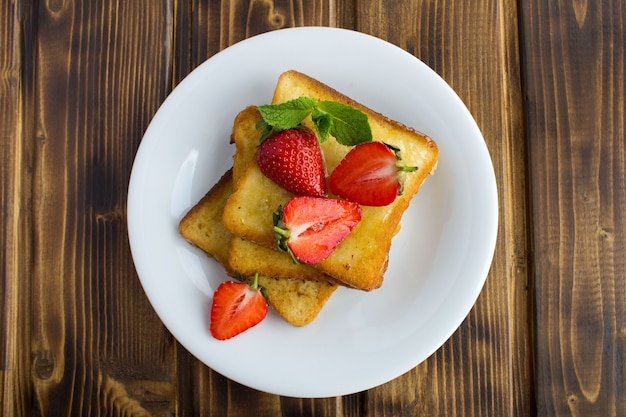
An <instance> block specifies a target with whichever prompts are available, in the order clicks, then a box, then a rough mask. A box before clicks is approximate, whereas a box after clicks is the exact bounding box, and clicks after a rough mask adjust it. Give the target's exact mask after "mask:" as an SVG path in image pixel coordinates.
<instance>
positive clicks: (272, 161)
mask: <svg viewBox="0 0 626 417" xmlns="http://www.w3.org/2000/svg"><path fill="white" fill-rule="evenodd" d="M257 163H258V165H259V168H260V169H261V172H262V173H263V174H264V175H265V176H266V177H268V178H269V179H271V180H272V181H274V182H275V183H276V184H278V185H280V186H281V187H283V188H284V189H285V190H287V191H289V192H291V193H293V194H295V195H308V196H316V197H321V196H323V195H324V194H325V193H326V183H325V172H324V164H323V160H322V152H321V150H320V146H319V143H318V140H317V136H316V135H315V133H314V132H313V131H312V130H311V129H308V128H305V127H299V128H294V129H288V130H283V131H281V132H278V133H275V134H273V135H271V136H270V137H269V138H267V139H265V140H264V141H263V142H262V143H261V145H260V146H259V148H258V149H257Z"/></svg>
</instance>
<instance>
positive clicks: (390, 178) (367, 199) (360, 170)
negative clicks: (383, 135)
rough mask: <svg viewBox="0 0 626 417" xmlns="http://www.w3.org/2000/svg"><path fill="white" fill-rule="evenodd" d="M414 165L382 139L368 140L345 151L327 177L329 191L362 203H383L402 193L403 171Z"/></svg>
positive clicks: (377, 204) (380, 204)
mask: <svg viewBox="0 0 626 417" xmlns="http://www.w3.org/2000/svg"><path fill="white" fill-rule="evenodd" d="M416 169H417V167H412V166H407V165H405V164H404V163H403V162H402V159H401V158H400V150H399V149H398V148H397V147H395V146H392V145H388V144H385V143H382V142H368V143H363V144H360V145H357V146H355V147H354V148H352V149H351V150H350V152H348V154H347V155H346V156H345V157H344V159H343V160H342V161H341V162H340V163H339V165H338V166H337V168H335V170H334V171H333V172H332V173H331V174H330V177H328V187H329V188H330V191H331V192H332V193H333V194H335V195H337V196H339V197H342V198H345V199H348V200H350V201H355V202H357V203H359V204H363V205H364V206H386V205H387V204H391V203H392V202H393V201H394V200H395V199H396V197H397V196H398V195H400V194H402V186H403V182H404V178H403V175H404V173H405V172H410V171H415V170H416Z"/></svg>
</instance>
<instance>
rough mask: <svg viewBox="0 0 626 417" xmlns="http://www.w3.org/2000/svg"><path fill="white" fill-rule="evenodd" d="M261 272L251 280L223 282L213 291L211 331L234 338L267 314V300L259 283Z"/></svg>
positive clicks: (215, 335) (227, 337)
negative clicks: (249, 282)
mask: <svg viewBox="0 0 626 417" xmlns="http://www.w3.org/2000/svg"><path fill="white" fill-rule="evenodd" d="M258 279H259V277H258V275H256V276H255V277H254V279H253V281H252V283H251V284H248V283H246V282H235V281H226V282H222V283H221V284H220V286H219V287H217V290H216V291H215V294H214V295H213V304H212V305H211V325H210V329H211V334H212V335H213V337H215V338H216V339H219V340H226V339H230V338H231V337H234V336H237V335H238V334H239V333H242V332H244V331H246V330H248V329H249V328H250V327H253V326H256V325H257V324H259V323H260V322H261V321H263V319H264V318H265V316H266V315H267V301H266V299H265V297H264V296H263V294H262V293H261V290H260V288H259V286H258Z"/></svg>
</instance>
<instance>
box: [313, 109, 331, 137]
mask: <svg viewBox="0 0 626 417" xmlns="http://www.w3.org/2000/svg"><path fill="white" fill-rule="evenodd" d="M311 119H312V120H313V125H314V126H315V130H316V131H317V135H318V136H319V142H320V143H324V142H326V139H328V136H329V135H330V130H331V128H332V126H333V118H332V117H331V116H330V114H328V113H325V112H323V111H321V110H319V109H318V108H317V107H316V108H314V109H313V114H312V115H311Z"/></svg>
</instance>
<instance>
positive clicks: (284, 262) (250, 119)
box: [228, 106, 338, 284]
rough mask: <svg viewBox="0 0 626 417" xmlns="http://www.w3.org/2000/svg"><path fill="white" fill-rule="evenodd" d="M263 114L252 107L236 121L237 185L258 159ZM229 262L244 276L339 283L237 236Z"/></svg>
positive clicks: (235, 165)
mask: <svg viewBox="0 0 626 417" xmlns="http://www.w3.org/2000/svg"><path fill="white" fill-rule="evenodd" d="M259 120H261V114H260V113H259V111H258V110H257V107H256V106H248V107H246V108H245V109H243V110H242V111H241V112H239V114H237V116H236V117H235V121H234V124H233V131H232V134H231V143H234V144H235V146H236V152H235V155H234V156H233V168H232V170H233V175H232V176H233V183H234V184H237V183H238V181H239V179H240V178H241V176H242V175H243V173H244V172H245V170H246V168H247V166H248V165H249V164H250V162H251V161H253V160H254V159H255V157H256V150H257V147H258V145H259V141H260V138H261V134H260V131H259V130H258V129H257V128H256V123H257V122H258V121H259ZM228 262H229V266H230V268H231V269H232V270H235V271H238V272H239V273H241V274H243V275H253V274H255V273H258V274H260V275H264V276H268V277H292V278H300V279H307V280H313V281H328V282H331V283H334V284H337V283H338V282H337V281H336V280H335V279H333V278H331V277H329V276H328V275H326V274H324V273H323V272H321V271H319V270H318V269H316V268H314V267H312V266H310V265H307V264H296V263H294V262H293V260H292V258H291V256H290V255H289V254H287V253H284V252H277V251H275V250H274V249H271V248H268V247H267V246H262V245H258V244H256V243H254V242H252V241H250V240H246V239H242V238H240V237H237V236H234V237H233V238H232V239H231V242H230V245H229V247H228Z"/></svg>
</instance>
